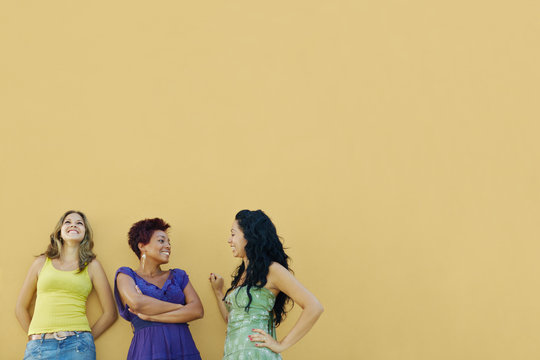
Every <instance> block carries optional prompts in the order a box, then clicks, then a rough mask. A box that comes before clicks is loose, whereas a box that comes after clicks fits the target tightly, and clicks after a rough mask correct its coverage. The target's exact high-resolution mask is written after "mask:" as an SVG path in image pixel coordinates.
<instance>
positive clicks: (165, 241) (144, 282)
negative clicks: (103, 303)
mask: <svg viewBox="0 0 540 360" xmlns="http://www.w3.org/2000/svg"><path fill="white" fill-rule="evenodd" d="M168 228H169V224H167V223H166V222H165V221H163V219H160V218H154V219H145V220H141V221H138V222H136V223H135V224H133V226H132V227H131V229H130V230H129V234H128V237H129V240H128V242H129V246H130V247H131V250H133V252H134V253H135V255H137V257H138V258H139V267H138V268H137V269H136V270H133V269H131V268H128V267H121V268H120V269H118V271H117V272H116V279H115V285H114V296H115V298H116V304H117V306H118V310H119V311H120V315H121V316H122V317H123V318H124V319H126V320H127V321H129V322H131V326H132V328H133V332H134V334H133V339H132V340H131V346H130V347H129V351H128V356H127V358H128V360H152V359H159V360H200V359H201V356H200V354H199V350H197V347H196V346H195V342H194V341H193V338H192V337H191V332H190V331H189V327H188V324H187V322H188V321H193V320H196V319H200V318H202V317H203V314H204V311H203V306H202V303H201V300H200V299H199V296H198V295H197V292H196V291H195V289H194V288H193V286H192V285H191V282H190V281H189V276H188V274H187V273H186V272H185V271H184V270H181V269H168V270H163V269H162V268H161V266H162V265H165V264H167V263H168V262H169V256H170V254H171V243H170V241H169V235H168V234H167V229H168Z"/></svg>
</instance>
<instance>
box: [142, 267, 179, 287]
mask: <svg viewBox="0 0 540 360" xmlns="http://www.w3.org/2000/svg"><path fill="white" fill-rule="evenodd" d="M132 271H133V273H134V274H135V275H137V277H138V278H139V279H142V280H143V281H144V282H145V283H147V284H148V285H152V286H154V287H155V288H156V289H159V290H163V289H165V286H166V285H167V283H169V282H170V281H171V279H172V275H173V269H169V270H168V271H169V275H168V276H167V280H165V282H164V283H163V286H162V287H159V286H157V285H156V284H153V283H151V282H150V281H148V280H146V279H145V278H143V277H142V276H141V275H139V274H137V272H136V271H135V270H133V269H132Z"/></svg>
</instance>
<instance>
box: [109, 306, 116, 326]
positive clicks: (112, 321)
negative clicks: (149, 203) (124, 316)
mask: <svg viewBox="0 0 540 360" xmlns="http://www.w3.org/2000/svg"><path fill="white" fill-rule="evenodd" d="M109 318H110V319H111V324H114V323H115V322H116V320H118V312H117V311H116V309H115V311H113V312H112V313H111V314H110V315H109Z"/></svg>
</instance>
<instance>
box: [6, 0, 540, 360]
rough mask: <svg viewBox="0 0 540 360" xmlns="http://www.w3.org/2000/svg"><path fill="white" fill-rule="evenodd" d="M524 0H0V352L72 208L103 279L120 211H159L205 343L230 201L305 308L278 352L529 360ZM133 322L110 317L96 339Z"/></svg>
mask: <svg viewBox="0 0 540 360" xmlns="http://www.w3.org/2000/svg"><path fill="white" fill-rule="evenodd" d="M539 10H540V8H539V6H538V3H535V2H531V1H517V2H512V4H510V3H509V2H506V1H496V2H493V1H490V2H487V1H472V2H471V1H457V2H456V1H446V2H440V1H427V0H425V1H370V2H366V1H339V0H337V1H292V2H291V1H254V0H251V1H211V2H200V1H191V2H179V1H158V2H148V1H91V2H73V1H52V2H51V1H32V2H28V1H27V2H21V1H11V0H6V1H2V2H1V3H0V14H2V15H0V17H1V19H2V20H1V21H0V41H1V43H0V44H1V48H2V56H0V79H1V81H0V99H1V101H2V104H1V106H0V121H1V128H0V140H1V141H0V150H1V152H0V156H1V171H2V173H1V176H0V224H1V234H2V247H1V252H0V258H1V261H0V284H1V287H2V291H0V300H1V304H2V306H1V307H0V318H1V319H2V326H1V328H0V332H1V336H0V358H2V359H20V358H22V355H23V352H24V346H25V342H26V340H25V339H26V338H25V334H24V333H23V331H22V330H21V329H20V327H19V325H18V323H17V321H16V319H15V316H14V314H13V309H14V306H15V301H16V297H17V294H18V291H19V289H20V286H21V284H22V282H23V279H24V276H25V274H26V271H27V269H28V267H29V265H30V264H31V262H32V260H33V255H37V254H39V253H40V252H42V251H43V250H44V249H45V247H46V245H47V241H48V235H49V233H50V231H51V230H52V228H53V226H54V224H55V222H56V221H57V218H58V217H59V216H60V214H61V213H62V212H63V211H65V210H66V209H70V208H76V209H80V210H82V211H84V212H86V213H87V215H88V216H89V218H90V221H91V223H92V225H93V227H94V229H95V233H96V236H95V240H96V248H95V250H96V252H97V254H98V258H99V259H100V261H101V262H102V264H103V265H104V267H105V269H106V272H107V275H108V276H109V279H110V280H112V276H113V274H114V272H115V270H116V269H117V268H118V267H119V266H123V265H127V266H135V264H136V262H135V256H134V255H133V254H132V253H131V251H130V250H129V248H128V246H127V240H126V233H127V231H128V229H129V226H130V225H131V224H132V223H133V222H135V221H137V220H140V219H142V218H144V217H154V216H159V217H163V218H164V219H166V220H167V221H168V222H170V223H171V224H172V226H173V227H172V229H171V232H170V236H171V239H172V241H173V253H172V256H171V262H170V265H171V266H173V267H180V268H183V269H186V270H187V271H188V273H189V274H190V275H191V281H192V283H193V284H194V286H195V288H196V289H197V291H198V292H199V294H200V296H201V298H202V300H203V303H204V306H205V311H206V314H205V317H204V319H202V320H199V321H196V322H194V323H193V324H192V325H191V330H192V332H193V335H194V338H195V341H196V343H197V345H198V346H199V349H200V350H201V353H202V355H203V357H204V358H205V359H211V360H212V359H219V358H220V355H221V354H222V348H223V341H224V335H225V325H224V324H223V323H222V321H221V320H220V318H219V315H218V312H217V308H216V306H215V302H214V299H213V295H212V294H211V290H210V286H209V285H208V280H207V278H208V273H209V272H211V271H213V272H219V273H221V274H223V275H226V276H228V275H229V274H230V273H231V271H232V270H233V268H234V266H235V265H236V264H237V262H236V259H233V258H232V257H231V255H230V250H229V248H228V246H227V244H226V239H227V236H228V231H229V227H230V223H231V221H232V219H233V216H234V214H235V212H236V211H237V210H240V209H243V208H249V209H257V208H261V209H264V210H265V211H267V213H268V214H269V215H270V216H271V217H272V218H273V220H274V221H275V223H276V225H277V227H278V230H279V232H280V234H281V235H282V236H283V237H284V239H285V245H286V246H287V247H288V248H289V254H290V255H291V257H292V259H293V263H292V267H293V269H294V270H295V273H296V276H297V277H298V279H300V281H301V282H303V283H304V284H305V285H306V286H307V287H308V288H309V289H310V290H311V291H312V292H313V293H314V294H316V296H317V297H318V298H319V299H320V300H321V302H322V303H323V304H324V306H325V308H326V312H325V313H324V314H323V316H322V318H321V319H320V321H319V322H318V323H317V324H316V326H315V327H314V329H313V330H312V331H311V332H310V333H309V334H308V335H307V336H306V337H305V338H304V339H303V340H302V341H301V342H300V343H298V344H297V345H296V346H295V347H293V348H291V349H290V350H288V351H287V352H286V353H285V354H284V356H285V358H286V359H289V360H292V359H332V358H339V359H370V360H396V359H399V360H433V359H437V360H447V359H448V360H455V359H471V360H473V359H474V360H478V359H489V360H495V359H501V360H503V359H504V360H508V359H520V360H522V359H537V358H538V357H539V356H540V345H539V344H540V341H539V337H538V334H540V321H539V320H540V305H539V304H540V281H539V280H538V279H539V277H538V273H539V271H540V265H539V264H540V262H539V261H538V260H537V258H538V254H539V253H540V243H539V242H538V237H539V231H538V219H539V216H540V205H539V204H540V203H539V200H540V191H539V188H540V187H539V185H540V184H539V181H540V172H539V167H538V161H539V156H540V143H539V141H538V138H539V131H540V123H539V122H538V115H539V111H538V105H537V103H538V98H539V91H538V90H539V88H538V83H539V80H540V79H539V72H538V63H539V60H540V59H539V54H540V52H539V51H538V46H537V43H538V37H539V35H540V31H539V30H540V25H539V24H540V23H539V22H538V21H537V20H538V19H537V15H538V12H539ZM98 307H99V306H98V302H97V301H96V298H95V297H92V298H91V299H90V301H89V308H90V310H89V313H90V314H89V317H90V318H91V319H95V318H96V316H97V314H98V313H99V309H98ZM298 314H299V312H298V311H297V310H296V311H293V312H292V313H291V315H290V317H289V318H288V320H287V321H286V322H285V324H284V325H283V326H282V327H281V328H280V329H279V330H278V335H279V336H283V334H284V333H285V332H286V331H287V330H288V329H290V327H291V326H292V324H293V323H294V321H295V319H296V318H297V316H298ZM130 338H131V330H130V327H129V325H128V324H127V322H125V321H124V320H122V319H120V320H119V321H118V322H117V323H116V324H115V325H114V326H113V327H112V328H111V329H110V330H109V331H108V332H107V333H105V334H104V335H103V337H102V338H100V339H99V340H98V341H97V344H96V345H97V351H98V358H99V359H104V360H106V359H111V360H112V359H115V360H116V359H122V358H124V356H125V354H126V353H127V349H128V346H129V342H130Z"/></svg>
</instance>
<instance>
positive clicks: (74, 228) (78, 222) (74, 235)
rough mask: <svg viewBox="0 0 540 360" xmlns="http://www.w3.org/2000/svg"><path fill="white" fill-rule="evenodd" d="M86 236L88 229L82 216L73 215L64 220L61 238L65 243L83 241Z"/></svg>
mask: <svg viewBox="0 0 540 360" xmlns="http://www.w3.org/2000/svg"><path fill="white" fill-rule="evenodd" d="M85 234H86V227H85V225H84V220H83V218H82V216H81V215H79V214H77V213H71V214H69V215H67V216H66V217H65V218H64V221H63V223H62V228H61V236H62V239H64V241H79V242H80V241H82V240H83V239H84V235H85Z"/></svg>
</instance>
